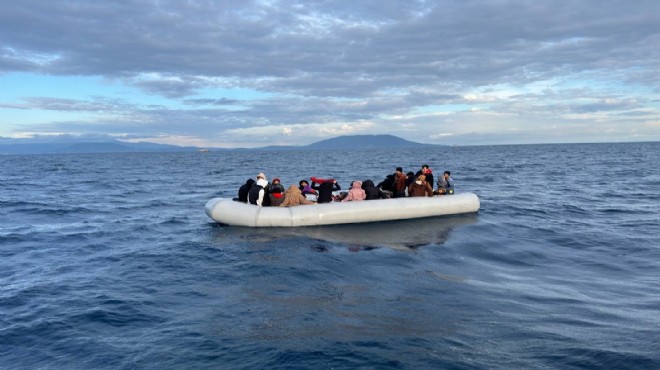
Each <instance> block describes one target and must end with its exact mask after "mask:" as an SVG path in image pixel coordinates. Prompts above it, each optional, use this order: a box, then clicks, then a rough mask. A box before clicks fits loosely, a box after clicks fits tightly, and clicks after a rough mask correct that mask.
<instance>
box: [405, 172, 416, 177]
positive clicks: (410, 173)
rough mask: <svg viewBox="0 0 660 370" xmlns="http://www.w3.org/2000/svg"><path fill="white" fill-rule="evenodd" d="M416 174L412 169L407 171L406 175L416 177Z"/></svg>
mask: <svg viewBox="0 0 660 370" xmlns="http://www.w3.org/2000/svg"><path fill="white" fill-rule="evenodd" d="M414 176H415V173H414V172H412V171H410V172H408V173H406V177H414Z"/></svg>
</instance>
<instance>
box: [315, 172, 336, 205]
mask: <svg viewBox="0 0 660 370" xmlns="http://www.w3.org/2000/svg"><path fill="white" fill-rule="evenodd" d="M311 180H312V189H314V190H318V192H319V196H318V198H317V200H316V202H317V203H330V202H332V192H333V191H337V190H341V186H339V184H338V183H337V180H335V179H327V180H326V179H318V178H316V177H312V178H311ZM317 182H318V185H317V184H316V183H317Z"/></svg>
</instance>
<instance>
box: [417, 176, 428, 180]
mask: <svg viewBox="0 0 660 370" xmlns="http://www.w3.org/2000/svg"><path fill="white" fill-rule="evenodd" d="M417 181H426V175H419V176H417Z"/></svg>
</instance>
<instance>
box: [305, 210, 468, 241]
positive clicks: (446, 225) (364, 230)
mask: <svg viewBox="0 0 660 370" xmlns="http://www.w3.org/2000/svg"><path fill="white" fill-rule="evenodd" d="M476 222H477V215H476V214H466V215H454V216H443V217H431V218H419V219H413V220H401V221H390V222H375V223H365V224H349V225H332V226H323V227H321V226H314V227H306V228H301V229H299V230H297V232H296V234H298V235H305V236H307V237H309V238H314V239H321V240H325V241H329V242H332V243H341V244H347V245H349V246H351V247H358V248H369V247H390V248H395V249H411V248H418V247H421V246H425V245H431V244H436V245H438V244H443V243H444V242H445V241H447V238H449V235H450V234H451V231H452V230H453V229H454V228H456V227H459V226H466V225H472V224H474V223H476Z"/></svg>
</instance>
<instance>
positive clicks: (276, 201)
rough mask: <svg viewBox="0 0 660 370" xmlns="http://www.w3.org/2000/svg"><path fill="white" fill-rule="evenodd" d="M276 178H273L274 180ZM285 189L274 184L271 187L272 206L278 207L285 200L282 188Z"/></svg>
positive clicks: (269, 195) (269, 193) (269, 194)
mask: <svg viewBox="0 0 660 370" xmlns="http://www.w3.org/2000/svg"><path fill="white" fill-rule="evenodd" d="M274 181H275V180H273V182H274ZM283 189H284V187H283V186H281V185H280V186H273V187H271V188H270V191H269V192H268V198H270V204H269V205H270V206H272V207H277V206H279V205H280V204H282V202H284V192H282V190H283Z"/></svg>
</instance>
